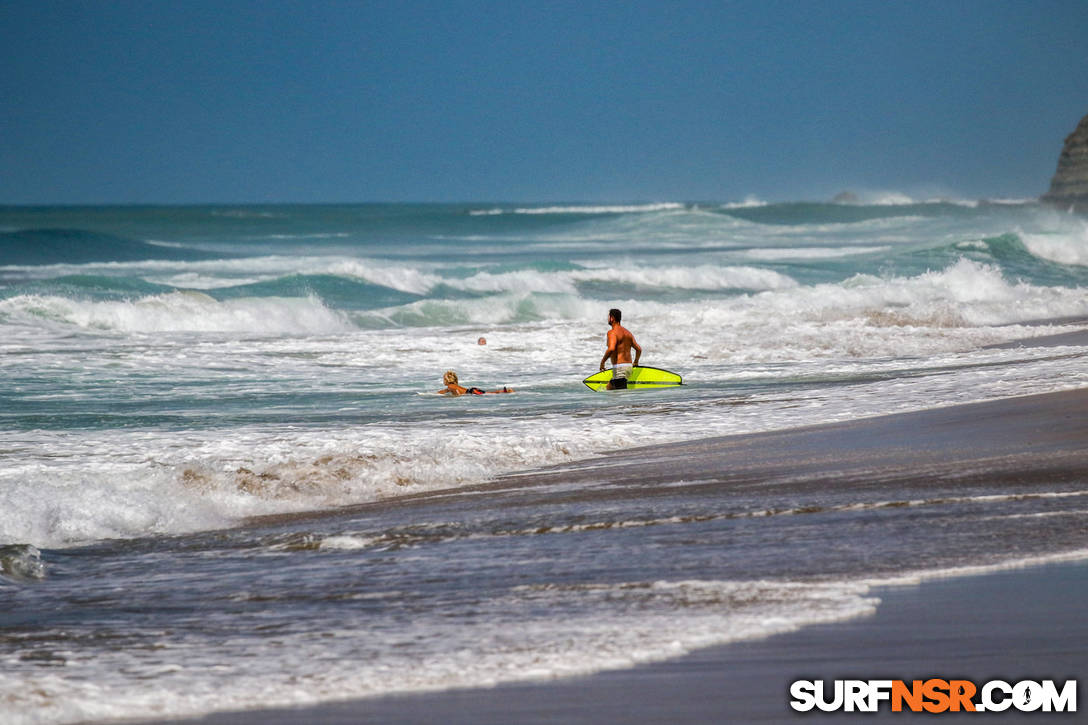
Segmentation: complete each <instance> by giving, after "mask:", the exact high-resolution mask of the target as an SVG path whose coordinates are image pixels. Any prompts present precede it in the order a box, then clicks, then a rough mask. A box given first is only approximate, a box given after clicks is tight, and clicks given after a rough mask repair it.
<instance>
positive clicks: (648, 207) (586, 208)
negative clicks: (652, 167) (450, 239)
mask: <svg viewBox="0 0 1088 725" xmlns="http://www.w3.org/2000/svg"><path fill="white" fill-rule="evenodd" d="M683 208H684V205H683V204H680V203H677V202H662V203H654V204H600V205H592V204H576V205H557V206H539V207H537V206H528V207H517V208H514V209H504V208H493V209H476V210H473V211H470V212H469V214H471V215H473V216H496V215H501V214H523V215H538V214H540V215H544V214H640V213H646V212H657V211H675V210H679V209H683Z"/></svg>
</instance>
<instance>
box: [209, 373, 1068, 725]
mask: <svg viewBox="0 0 1088 725" xmlns="http://www.w3.org/2000/svg"><path fill="white" fill-rule="evenodd" d="M1085 443H1088V390H1075V391H1067V392H1060V393H1054V394H1048V395H1040V396H1030V397H1022V398H1012V399H1006V400H999V401H992V402H986V403H981V404H974V405H964V406H954V407H949V408H942V409H935V410H928V411H922V412H912V413H904V414H898V415H889V416H883V417H879V418H872V419H865V420H858V421H853V422H849V423H843V424H834V425H825V426H813V427H809V428H804V429H799V430H792V431H781V432H773V433H765V434H754V435H746V436H735V437H728V438H720V439H712V440H704V441H694V442H690V443H683V444H677V445H673V446H666V447H655V448H651V449H640V450H635V451H627V452H624V453H622V454H616V455H612V456H605V457H603V458H598V459H592V460H589V461H584V462H580V463H578V464H575V465H570V466H563V467H559V468H556V469H553V470H547V471H540V472H536V473H531V474H526V475H520V476H511V477H507V478H504V479H502V480H500V481H497V482H495V483H492V484H488V486H486V487H483V488H484V489H485V490H490V491H491V492H492V493H493V495H494V497H495V504H496V505H502V506H520V505H524V504H526V502H527V501H529V500H535V499H537V498H539V497H545V496H554V495H557V494H556V493H555V492H550V493H549V490H548V486H547V485H546V484H549V483H553V484H554V483H556V482H559V481H562V482H566V483H571V482H574V483H577V482H582V483H584V484H585V485H584V488H581V487H578V486H575V487H568V488H565V489H564V493H562V494H561V495H562V496H566V497H570V496H574V497H580V496H588V497H605V498H607V497H609V496H620V495H631V493H632V491H631V489H632V488H636V489H641V490H640V492H639V495H645V496H653V495H655V491H657V490H658V489H659V488H660V487H661V485H662V483H663V482H683V483H684V485H686V486H694V487H716V488H720V489H722V492H723V495H728V492H729V491H740V490H743V489H744V488H745V487H750V486H760V487H768V486H776V487H780V488H782V489H783V490H784V491H802V490H805V489H810V488H814V487H821V486H839V487H857V488H860V489H865V488H872V489H881V488H882V487H887V486H889V485H890V484H891V483H892V482H894V483H895V484H896V485H897V486H899V487H903V486H906V487H907V489H908V490H909V491H910V492H911V494H912V496H914V497H917V498H918V499H920V500H924V499H925V498H926V497H930V496H934V497H935V496H943V495H948V491H949V490H961V491H966V490H970V488H971V486H972V485H973V483H974V482H978V481H983V480H984V481H987V482H990V483H992V482H993V481H1000V482H1008V483H1009V485H1010V486H1012V487H1014V488H1015V490H1016V491H1018V492H1020V494H1022V495H1026V496H1030V495H1032V492H1035V491H1038V492H1043V491H1049V490H1051V489H1052V488H1053V487H1055V486H1057V487H1062V486H1064V487H1067V488H1069V489H1071V490H1072V489H1076V488H1077V487H1078V486H1079V487H1081V488H1083V484H1084V483H1085V482H1086V481H1088V460H1086V457H1085V454H1084V447H1085ZM463 494H464V492H458V493H449V494H435V495H431V496H421V497H418V498H415V499H413V500H404V501H400V502H398V503H397V504H395V505H397V506H421V507H426V506H428V505H431V504H432V503H433V502H435V501H436V500H442V499H443V498H445V497H448V496H459V495H463ZM889 505H897V504H896V502H890V503H889ZM1084 553H1085V552H1083V551H1079V552H1078V551H1071V552H1069V554H1068V556H1066V557H1065V559H1066V560H1065V561H1062V558H1063V557H1061V556H1057V557H1052V558H1051V561H1050V562H1049V563H1043V564H1042V565H1040V563H1039V562H1035V561H1032V560H1030V559H1028V560H1025V561H1024V562H1022V563H1021V565H1018V566H1013V567H1011V568H1009V567H1007V566H1006V564H1007V562H1005V563H1004V564H1001V565H999V566H997V567H995V568H994V569H993V570H985V569H983V570H982V571H980V570H977V569H976V570H974V571H972V572H969V573H970V574H971V575H966V576H948V573H947V572H946V573H945V574H942V575H941V576H939V577H937V578H933V579H926V578H924V577H923V578H922V579H921V580H920V582H915V583H912V584H909V585H902V584H899V585H895V586H882V585H880V583H879V582H874V587H873V594H874V595H875V596H877V597H879V599H880V600H881V603H880V605H879V607H878V609H877V611H876V614H875V615H874V616H871V617H863V618H860V619H854V620H850V621H847V622H840V623H834V624H826V625H818V626H813V627H808V628H805V629H802V630H800V631H795V632H792V633H787V634H783V635H778V636H774V637H770V638H766V639H761V640H751V641H743V642H737V643H733V644H730V645H726V646H719V647H711V648H708V649H705V650H700V651H697V652H695V653H693V654H691V655H688V656H686V657H682V658H680V659H676V660H672V661H667V662H660V663H656V664H651V665H646V666H641V667H636V668H633V669H627V670H621V671H609V672H602V673H599V674H597V675H593V676H589V677H577V678H570V679H561V680H552V681H546V682H527V683H516V684H505V685H500V686H497V687H493V688H483V689H471V690H453V691H444V692H435V693H425V694H407V695H397V696H385V697H379V698H371V699H365V700H357V701H349V702H342V703H334V704H325V705H320V706H315V707H308V708H289V709H281V710H271V711H249V712H243V713H221V714H216V715H211V716H208V717H206V718H203V719H200V720H194V721H193V722H203V723H228V722H229V723H236V722H244V723H295V722H301V721H307V722H312V723H424V722H454V723H495V724H496V725H498V724H499V723H512V722H517V723H545V722H568V723H625V722H639V723H658V722H660V723H665V722H690V723H712V722H779V721H787V720H792V719H794V718H796V717H803V718H805V719H807V720H809V721H812V720H816V721H823V720H825V719H826V720H837V719H841V718H843V717H850V716H853V717H857V715H856V714H854V715H846V714H838V715H822V714H812V713H809V714H801V713H795V712H793V711H792V710H791V709H790V707H789V704H788V703H789V697H788V689H789V684H790V683H791V682H792V681H794V680H796V679H799V678H804V679H826V680H834V679H852V678H857V679H885V678H886V679H905V680H909V679H928V678H931V677H943V678H961V679H968V680H971V681H973V682H976V683H979V684H980V685H981V684H982V683H985V682H986V681H988V680H990V679H994V678H1000V679H1004V680H1008V681H1010V682H1015V681H1018V680H1020V679H1032V680H1036V681H1038V680H1042V679H1054V680H1059V681H1064V680H1066V679H1073V678H1077V679H1080V680H1083V676H1084V675H1085V672H1086V669H1088V656H1086V653H1088V624H1086V622H1085V619H1084V616H1083V602H1084V600H1085V597H1086V596H1088V561H1086V560H1085V558H1083V557H1084ZM1033 563H1034V564H1035V565H1030V564H1033ZM925 568H926V567H925V562H917V565H916V566H915V569H916V570H924V569H925ZM956 573H957V572H955V571H954V570H953V571H952V574H956ZM959 573H961V574H967V573H968V572H959ZM881 715H883V716H885V717H896V718H900V719H902V718H906V719H912V717H913V716H912V715H909V714H903V713H894V714H893V713H890V712H883V713H881ZM964 716H966V715H964ZM989 716H990V719H992V720H995V721H1002V722H1015V721H1019V720H1021V719H1023V718H1025V717H1026V716H1025V715H1023V714H1021V713H1018V712H1016V711H1015V710H1014V711H1011V712H1007V713H1003V714H995V713H989ZM928 717H932V716H931V715H929V716H928ZM1038 717H1040V715H1038V714H1036V715H1035V716H1034V717H1033V718H1031V719H1033V721H1036V720H1035V718H1038ZM1048 717H1049V718H1066V719H1070V718H1075V717H1076V715H1075V714H1051V715H1049V716H1048Z"/></svg>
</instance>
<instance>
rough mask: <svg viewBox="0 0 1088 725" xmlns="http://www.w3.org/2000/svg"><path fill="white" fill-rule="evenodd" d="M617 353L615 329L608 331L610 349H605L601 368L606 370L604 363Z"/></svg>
mask: <svg viewBox="0 0 1088 725" xmlns="http://www.w3.org/2000/svg"><path fill="white" fill-rule="evenodd" d="M615 353H616V333H615V332H614V331H613V330H609V331H608V349H607V350H605V351H604V357H602V358H601V370H604V363H605V361H606V360H608V358H610V357H612V356H613V355H614V354H615Z"/></svg>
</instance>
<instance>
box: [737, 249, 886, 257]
mask: <svg viewBox="0 0 1088 725" xmlns="http://www.w3.org/2000/svg"><path fill="white" fill-rule="evenodd" d="M889 249H891V247H887V246H882V247H872V246H859V247H792V248H791V247H765V248H763V249H746V250H745V251H744V256H746V257H749V258H750V259H758V260H762V261H777V260H783V259H837V258H840V257H852V256H854V255H859V254H877V253H879V252H886V251H888V250H889Z"/></svg>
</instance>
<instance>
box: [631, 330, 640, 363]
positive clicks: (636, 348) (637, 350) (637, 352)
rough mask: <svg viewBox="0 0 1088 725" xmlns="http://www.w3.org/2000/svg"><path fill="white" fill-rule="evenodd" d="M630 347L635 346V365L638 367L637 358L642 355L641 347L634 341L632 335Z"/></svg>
mask: <svg viewBox="0 0 1088 725" xmlns="http://www.w3.org/2000/svg"><path fill="white" fill-rule="evenodd" d="M631 347H633V348H635V367H638V359H639V358H640V357H642V348H641V347H639V346H638V343H637V342H635V337H634V335H632V336H631Z"/></svg>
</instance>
